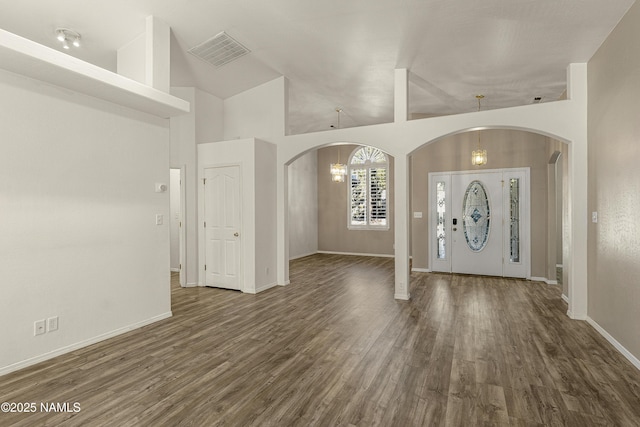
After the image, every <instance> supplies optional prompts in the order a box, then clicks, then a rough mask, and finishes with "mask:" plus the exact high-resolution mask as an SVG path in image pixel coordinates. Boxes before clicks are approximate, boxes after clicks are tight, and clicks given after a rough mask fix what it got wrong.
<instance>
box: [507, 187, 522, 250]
mask: <svg viewBox="0 0 640 427" xmlns="http://www.w3.org/2000/svg"><path fill="white" fill-rule="evenodd" d="M509 218H510V225H509V228H510V232H509V242H510V245H509V246H510V256H509V260H510V261H511V262H520V179H518V178H511V179H510V180H509Z"/></svg>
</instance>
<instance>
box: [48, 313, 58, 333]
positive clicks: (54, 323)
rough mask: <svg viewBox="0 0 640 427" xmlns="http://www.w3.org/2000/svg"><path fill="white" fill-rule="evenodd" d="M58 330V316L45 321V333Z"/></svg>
mask: <svg viewBox="0 0 640 427" xmlns="http://www.w3.org/2000/svg"><path fill="white" fill-rule="evenodd" d="M57 330H58V316H54V317H49V318H48V319H47V332H53V331H57Z"/></svg>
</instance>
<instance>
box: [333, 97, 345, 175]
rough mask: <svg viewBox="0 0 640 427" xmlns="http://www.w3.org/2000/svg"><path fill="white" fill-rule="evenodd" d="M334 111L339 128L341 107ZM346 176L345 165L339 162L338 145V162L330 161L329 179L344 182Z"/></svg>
mask: <svg viewBox="0 0 640 427" xmlns="http://www.w3.org/2000/svg"><path fill="white" fill-rule="evenodd" d="M336 113H338V127H337V128H338V129H340V113H342V109H341V108H336ZM346 176H347V165H345V164H343V163H340V148H339V147H338V163H331V181H333V182H344V180H345V177H346Z"/></svg>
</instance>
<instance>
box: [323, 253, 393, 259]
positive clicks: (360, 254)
mask: <svg viewBox="0 0 640 427" xmlns="http://www.w3.org/2000/svg"><path fill="white" fill-rule="evenodd" d="M318 253H319V254H329V255H354V256H371V257H378V258H395V257H396V256H395V255H387V254H364V253H359V252H334V251H318Z"/></svg>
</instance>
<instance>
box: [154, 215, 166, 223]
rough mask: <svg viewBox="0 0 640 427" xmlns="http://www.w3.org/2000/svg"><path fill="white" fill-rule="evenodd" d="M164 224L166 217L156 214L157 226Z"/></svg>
mask: <svg viewBox="0 0 640 427" xmlns="http://www.w3.org/2000/svg"><path fill="white" fill-rule="evenodd" d="M163 222H164V215H161V214H156V225H162V223H163Z"/></svg>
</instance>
